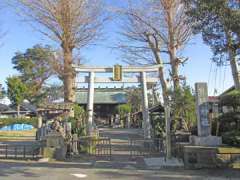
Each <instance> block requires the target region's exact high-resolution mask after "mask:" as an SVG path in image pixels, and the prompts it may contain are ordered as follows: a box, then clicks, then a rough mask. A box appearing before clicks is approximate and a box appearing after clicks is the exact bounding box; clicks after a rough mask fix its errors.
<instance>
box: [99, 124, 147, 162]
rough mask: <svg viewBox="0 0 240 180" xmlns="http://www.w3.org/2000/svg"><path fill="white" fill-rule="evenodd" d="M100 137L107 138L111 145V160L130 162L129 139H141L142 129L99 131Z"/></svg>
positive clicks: (106, 129)
mask: <svg viewBox="0 0 240 180" xmlns="http://www.w3.org/2000/svg"><path fill="white" fill-rule="evenodd" d="M100 136H102V137H109V138H110V139H111V145H112V160H113V161H117V162H126V161H129V160H130V158H131V157H130V148H129V139H136V138H137V139H143V130H142V129H121V128H118V129H113V128H102V129H100Z"/></svg>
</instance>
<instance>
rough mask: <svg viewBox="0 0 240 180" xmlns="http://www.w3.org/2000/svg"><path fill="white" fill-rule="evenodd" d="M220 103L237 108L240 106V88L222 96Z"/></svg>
mask: <svg viewBox="0 0 240 180" xmlns="http://www.w3.org/2000/svg"><path fill="white" fill-rule="evenodd" d="M220 105H221V106H228V107H233V108H234V109H236V108H237V107H238V106H240V90H234V91H231V92H229V93H227V94H226V95H224V96H222V97H221V98H220Z"/></svg>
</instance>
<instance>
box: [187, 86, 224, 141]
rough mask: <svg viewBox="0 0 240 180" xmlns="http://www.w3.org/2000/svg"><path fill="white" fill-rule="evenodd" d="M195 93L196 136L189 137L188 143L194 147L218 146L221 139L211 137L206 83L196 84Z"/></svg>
mask: <svg viewBox="0 0 240 180" xmlns="http://www.w3.org/2000/svg"><path fill="white" fill-rule="evenodd" d="M195 91H196V113H197V126H198V136H190V143H191V144H192V145H196V146H219V145H221V144H222V138H221V137H217V136H212V135H211V126H210V123H209V118H208V115H209V107H208V87H207V83H196V84H195Z"/></svg>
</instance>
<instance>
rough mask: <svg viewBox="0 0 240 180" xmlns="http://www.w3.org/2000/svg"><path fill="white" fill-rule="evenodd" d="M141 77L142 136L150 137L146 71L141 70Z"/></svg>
mask: <svg viewBox="0 0 240 180" xmlns="http://www.w3.org/2000/svg"><path fill="white" fill-rule="evenodd" d="M141 79H142V93H143V96H142V98H143V100H142V103H143V128H144V138H145V139H149V138H151V124H150V117H149V111H148V95H147V75H146V72H141Z"/></svg>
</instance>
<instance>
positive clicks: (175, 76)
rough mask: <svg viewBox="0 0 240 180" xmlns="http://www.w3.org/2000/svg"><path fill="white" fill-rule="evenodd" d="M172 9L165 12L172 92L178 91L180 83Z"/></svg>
mask: <svg viewBox="0 0 240 180" xmlns="http://www.w3.org/2000/svg"><path fill="white" fill-rule="evenodd" d="M174 13H176V12H174V8H173V7H170V8H169V9H168V10H167V23H168V51H169V56H170V63H171V69H172V72H171V73H172V74H171V75H172V80H173V85H174V91H176V90H177V89H179V87H180V82H179V72H178V69H179V63H178V60H177V56H176V51H177V50H176V46H177V42H176V40H175V33H176V31H175V28H174Z"/></svg>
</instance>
